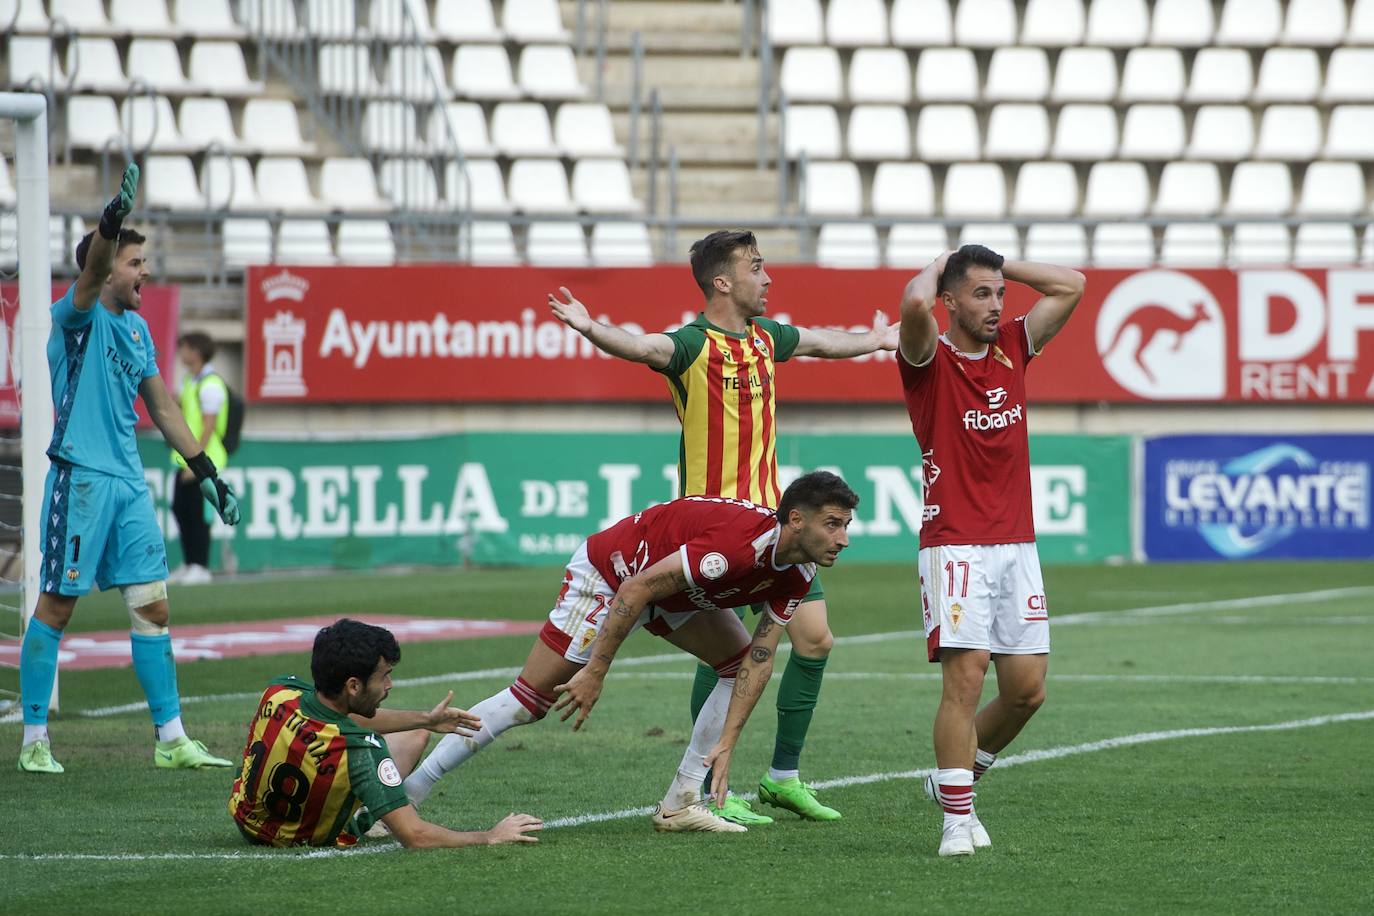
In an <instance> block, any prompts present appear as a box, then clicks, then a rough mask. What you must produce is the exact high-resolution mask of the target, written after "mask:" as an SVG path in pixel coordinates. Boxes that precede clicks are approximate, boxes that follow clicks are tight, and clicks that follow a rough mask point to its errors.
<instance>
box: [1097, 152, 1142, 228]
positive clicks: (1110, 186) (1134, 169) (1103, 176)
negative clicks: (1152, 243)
mask: <svg viewBox="0 0 1374 916" xmlns="http://www.w3.org/2000/svg"><path fill="white" fill-rule="evenodd" d="M1149 206H1150V178H1149V175H1147V174H1146V172H1145V166H1143V165H1141V164H1140V163H1139V162H1098V163H1096V164H1094V165H1093V167H1092V168H1091V169H1090V170H1089V171H1088V187H1087V191H1086V193H1085V194H1084V197H1083V215H1084V216H1113V217H1118V218H1121V217H1130V216H1144V215H1145V211H1146V210H1147V209H1148V208H1149Z"/></svg>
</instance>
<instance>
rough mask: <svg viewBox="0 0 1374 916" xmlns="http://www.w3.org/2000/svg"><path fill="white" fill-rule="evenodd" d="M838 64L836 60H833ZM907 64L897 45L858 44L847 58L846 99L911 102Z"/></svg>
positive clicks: (903, 53)
mask: <svg viewBox="0 0 1374 916" xmlns="http://www.w3.org/2000/svg"><path fill="white" fill-rule="evenodd" d="M836 66H838V63H837V64H836ZM911 87H912V81H911V64H910V62H908V61H907V57H906V52H905V51H902V50H900V49H898V48H860V49H858V50H857V51H855V52H854V56H853V57H852V58H850V61H849V101H850V102H856V103H857V102H891V103H893V104H896V105H907V104H909V103H910V102H911Z"/></svg>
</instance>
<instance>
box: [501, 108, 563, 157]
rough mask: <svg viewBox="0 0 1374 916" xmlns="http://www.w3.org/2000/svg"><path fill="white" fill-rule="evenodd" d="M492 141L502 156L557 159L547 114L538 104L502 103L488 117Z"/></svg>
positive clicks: (556, 150) (556, 149)
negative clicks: (550, 157)
mask: <svg viewBox="0 0 1374 916" xmlns="http://www.w3.org/2000/svg"><path fill="white" fill-rule="evenodd" d="M491 142H492V143H494V144H496V148H497V149H498V150H500V151H501V154H502V155H505V156H509V157H511V158H512V159H514V158H516V157H518V156H557V155H558V148H557V147H555V146H554V145H553V129H552V128H551V127H550V126H549V113H548V110H547V109H545V108H544V106H543V105H542V104H540V103H539V102H502V103H501V104H499V105H497V106H496V108H495V110H494V111H493V112H492V115H491Z"/></svg>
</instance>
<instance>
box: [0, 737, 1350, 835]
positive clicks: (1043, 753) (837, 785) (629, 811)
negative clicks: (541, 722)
mask: <svg viewBox="0 0 1374 916" xmlns="http://www.w3.org/2000/svg"><path fill="white" fill-rule="evenodd" d="M1370 720H1374V710H1363V711H1361V712H1345V713H1335V714H1332V715H1326V716H1313V717H1311V718H1308V719H1291V720H1289V721H1287V722H1270V723H1266V724H1263V725H1220V726H1210V727H1206V728H1178V729H1172V730H1170V731H1153V732H1138V733H1136V734H1134V735H1119V736H1117V737H1115V738H1104V739H1102V740H1100V741H1088V742H1084V743H1082V744H1065V745H1061V746H1059V747H1047V748H1039V749H1036V750H1029V751H1023V752H1022V753H1020V754H1012V755H1010V756H1007V757H1000V758H998V760H997V766H998V768H999V769H1005V768H1006V767H1014V766H1020V765H1022V764H1027V763H1039V762H1041V761H1045V760H1060V759H1062V758H1064V757H1073V756H1076V755H1078V754H1093V753H1096V752H1098V751H1110V750H1115V749H1117V748H1122V747H1135V746H1138V745H1141V744H1154V743H1156V742H1159V741H1172V740H1175V739H1179V738H1211V737H1216V736H1219V735H1241V734H1254V733H1259V732H1279V731H1293V730H1295V729H1300V728H1316V727H1318V726H1322V725H1335V724H1338V723H1343V722H1366V721H1370ZM933 772H935V771H934V770H933V769H924V770H903V771H900V772H891V773H868V774H865V775H862V776H841V777H839V778H838V779H824V780H821V781H819V782H814V783H812V784H811V785H812V786H813V787H814V788H817V789H842V788H848V787H849V786H862V785H870V784H872V783H875V782H891V781H893V780H897V779H922V778H924V777H926V776H929V775H930V774H931V773H933ZM744 797H745V798H752V797H753V796H751V795H746V796H744ZM653 810H654V809H653V808H620V809H618V810H616V811H601V812H595V813H589V814H577V815H573V816H571V817H560V818H555V819H554V820H551V821H545V822H544V827H545V828H546V829H550V830H554V829H558V828H561V827H581V826H585V825H587V824H597V823H602V822H605V821H619V820H626V819H628V818H632V817H646V816H648V815H649V814H651V813H653ZM400 848H401V847H400V846H398V845H396V844H394V843H388V844H385V845H378V846H363V847H358V848H356V849H344V850H338V849H317V850H312V851H310V852H293V851H291V850H278V851H275V852H268V851H265V850H261V851H260V850H244V851H243V852H238V853H232V852H212V853H195V852H186V853H178V852H159V853H148V854H146V855H141V854H139V853H109V854H102V853H35V854H31V855H25V854H22V853H0V861H13V860H18V861H30V862H51V861H64V860H65V861H98V862H127V861H145V860H153V859H196V860H200V859H204V860H220V859H267V860H272V861H279V862H281V861H286V862H290V861H294V860H296V859H322V858H334V857H340V856H354V855H365V854H369V853H378V852H392V851H395V850H398V849H400Z"/></svg>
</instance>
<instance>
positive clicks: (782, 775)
mask: <svg viewBox="0 0 1374 916" xmlns="http://www.w3.org/2000/svg"><path fill="white" fill-rule="evenodd" d="M793 777H796V778H797V779H800V778H801V770H779V769H777V768H775V767H769V768H768V778H769V779H771V780H773V781H774V782H782V781H783V780H784V779H792V778H793Z"/></svg>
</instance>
